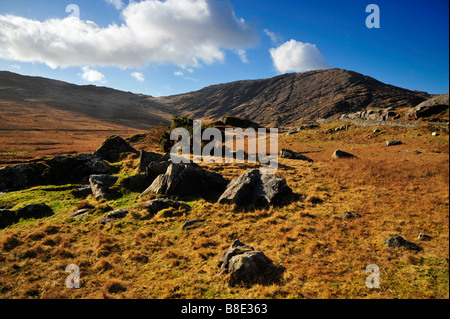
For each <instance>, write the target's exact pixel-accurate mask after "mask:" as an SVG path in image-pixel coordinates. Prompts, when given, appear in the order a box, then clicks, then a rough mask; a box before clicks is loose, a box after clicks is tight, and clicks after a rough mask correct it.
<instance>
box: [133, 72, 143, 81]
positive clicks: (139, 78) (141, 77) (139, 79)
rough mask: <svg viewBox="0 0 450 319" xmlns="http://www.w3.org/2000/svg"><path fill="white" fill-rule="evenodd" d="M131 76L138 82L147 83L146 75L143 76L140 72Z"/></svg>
mask: <svg viewBox="0 0 450 319" xmlns="http://www.w3.org/2000/svg"><path fill="white" fill-rule="evenodd" d="M131 76H132V77H133V78H135V79H136V80H138V81H139V82H144V81H145V77H144V74H142V73H140V72H133V73H131Z"/></svg>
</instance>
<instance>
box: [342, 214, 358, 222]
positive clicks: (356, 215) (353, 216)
mask: <svg viewBox="0 0 450 319" xmlns="http://www.w3.org/2000/svg"><path fill="white" fill-rule="evenodd" d="M357 217H361V215H360V214H358V213H355V212H344V213H343V214H342V215H341V219H342V220H347V219H353V218H357Z"/></svg>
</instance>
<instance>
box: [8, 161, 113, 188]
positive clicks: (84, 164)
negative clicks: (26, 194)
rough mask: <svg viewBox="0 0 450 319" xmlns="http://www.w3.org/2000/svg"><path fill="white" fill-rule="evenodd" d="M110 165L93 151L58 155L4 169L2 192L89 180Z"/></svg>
mask: <svg viewBox="0 0 450 319" xmlns="http://www.w3.org/2000/svg"><path fill="white" fill-rule="evenodd" d="M109 171H110V166H109V165H108V164H107V163H106V162H105V161H103V160H102V159H101V158H99V157H96V156H94V155H91V154H80V155H77V156H70V155H67V156H55V157H53V158H50V159H47V160H44V161H42V162H37V163H34V162H31V163H28V164H20V165H15V166H7V167H4V168H2V169H0V192H10V191H16V190H22V189H27V188H30V187H34V186H38V185H62V184H69V183H78V182H87V179H88V178H89V176H90V175H93V174H105V173H108V172H109Z"/></svg>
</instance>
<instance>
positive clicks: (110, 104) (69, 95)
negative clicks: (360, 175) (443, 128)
mask: <svg viewBox="0 0 450 319" xmlns="http://www.w3.org/2000/svg"><path fill="white" fill-rule="evenodd" d="M430 97H431V95H430V94H428V93H426V92H422V91H411V90H408V89H404V88H400V87H396V86H394V85H390V84H385V83H383V82H380V81H378V80H376V79H374V78H372V77H370V76H367V75H363V74H360V73H357V72H354V71H349V70H343V69H337V68H335V69H326V70H314V71H307V72H302V73H286V74H282V75H278V76H275V77H272V78H265V79H255V80H239V81H233V82H228V83H221V84H215V85H210V86H207V87H204V88H202V89H200V90H197V91H191V92H187V93H182V94H176V95H171V96H163V97H152V96H150V95H145V94H136V93H132V92H124V91H120V90H116V89H112V88H108V87H104V86H96V85H76V84H71V83H68V82H64V81H60V80H53V79H48V78H44V77H39V76H24V75H20V74H17V73H12V72H8V71H0V101H1V100H3V101H14V103H19V104H20V103H26V104H27V105H28V106H29V105H30V103H33V102H36V101H39V102H41V103H44V104H45V105H46V106H48V107H51V108H56V109H59V110H69V111H73V112H75V113H79V114H82V115H85V116H89V117H92V118H95V119H99V120H102V121H105V122H108V123H112V124H117V125H123V126H128V127H133V128H137V129H148V128H149V127H151V126H154V125H158V124H159V123H168V122H169V121H170V118H171V116H172V115H187V116H189V117H192V118H197V119H203V120H218V119H219V118H220V117H222V116H224V115H234V116H241V117H247V118H248V119H250V120H252V121H255V122H258V123H260V124H262V125H265V126H292V125H295V124H297V123H298V122H299V121H300V120H314V119H317V118H327V117H333V116H336V115H340V114H344V113H351V112H356V111H360V110H364V109H367V108H387V107H391V108H394V109H395V108H404V107H414V106H416V105H418V104H419V103H421V102H423V101H425V100H427V99H428V98H430Z"/></svg>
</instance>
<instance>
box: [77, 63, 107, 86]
mask: <svg viewBox="0 0 450 319" xmlns="http://www.w3.org/2000/svg"><path fill="white" fill-rule="evenodd" d="M81 70H82V71H83V73H82V74H81V77H82V78H83V80H86V81H88V82H100V83H105V82H106V78H105V76H104V75H103V74H102V73H100V72H98V71H97V70H92V69H91V68H89V66H83V67H82V68H81Z"/></svg>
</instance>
